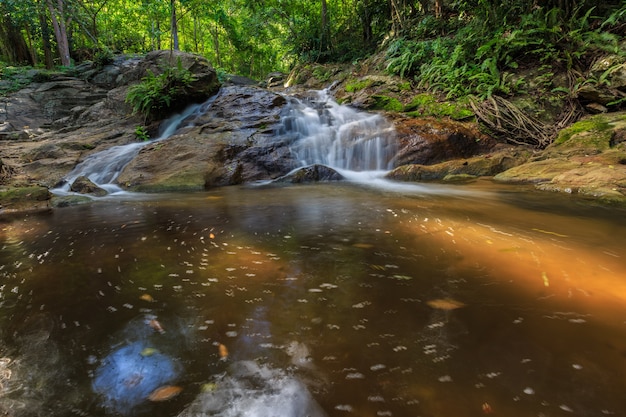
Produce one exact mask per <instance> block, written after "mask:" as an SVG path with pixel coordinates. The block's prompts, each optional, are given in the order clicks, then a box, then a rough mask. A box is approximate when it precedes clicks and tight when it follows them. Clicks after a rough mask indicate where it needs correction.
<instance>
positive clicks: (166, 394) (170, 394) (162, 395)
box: [148, 385, 183, 401]
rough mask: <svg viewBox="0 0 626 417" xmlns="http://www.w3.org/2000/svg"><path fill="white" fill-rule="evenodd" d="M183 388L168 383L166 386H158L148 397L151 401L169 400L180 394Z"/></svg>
mask: <svg viewBox="0 0 626 417" xmlns="http://www.w3.org/2000/svg"><path fill="white" fill-rule="evenodd" d="M182 390H183V389H182V388H181V387H177V386H174V385H166V386H164V387H161V388H157V389H155V390H154V391H152V394H150V395H149V396H148V399H149V400H150V401H167V400H169V399H171V398H174V397H175V396H177V395H178V394H180V392H181V391H182Z"/></svg>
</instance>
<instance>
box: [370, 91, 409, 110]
mask: <svg viewBox="0 0 626 417" xmlns="http://www.w3.org/2000/svg"><path fill="white" fill-rule="evenodd" d="M372 99H374V105H372V106H371V108H372V109H374V110H386V111H394V112H401V111H402V110H404V106H403V105H402V103H400V101H399V100H398V99H397V98H393V97H389V96H383V95H373V96H372Z"/></svg>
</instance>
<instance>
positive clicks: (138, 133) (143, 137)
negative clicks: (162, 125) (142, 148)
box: [135, 125, 150, 142]
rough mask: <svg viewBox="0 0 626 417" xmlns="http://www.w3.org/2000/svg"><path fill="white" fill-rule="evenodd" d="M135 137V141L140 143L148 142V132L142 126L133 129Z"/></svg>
mask: <svg viewBox="0 0 626 417" xmlns="http://www.w3.org/2000/svg"><path fill="white" fill-rule="evenodd" d="M135 137H136V138H137V140H140V141H142V142H146V141H149V140H150V135H149V134H148V130H147V129H146V128H145V127H144V126H141V125H139V126H137V127H135Z"/></svg>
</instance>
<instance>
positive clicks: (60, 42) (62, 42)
mask: <svg viewBox="0 0 626 417" xmlns="http://www.w3.org/2000/svg"><path fill="white" fill-rule="evenodd" d="M46 4H47V5H48V10H49V11H50V18H51V20H52V27H53V28H54V37H55V38H56V40H57V48H58V50H59V56H60V57H61V65H63V66H65V67H69V66H71V65H72V61H71V59H70V44H69V41H68V40H67V29H66V27H65V17H64V13H63V0H57V4H56V8H55V6H54V4H53V3H52V0H46Z"/></svg>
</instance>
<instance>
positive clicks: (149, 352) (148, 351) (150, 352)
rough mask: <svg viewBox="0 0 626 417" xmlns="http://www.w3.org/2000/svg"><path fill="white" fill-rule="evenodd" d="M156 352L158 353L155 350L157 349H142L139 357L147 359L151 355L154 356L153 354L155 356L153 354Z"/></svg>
mask: <svg viewBox="0 0 626 417" xmlns="http://www.w3.org/2000/svg"><path fill="white" fill-rule="evenodd" d="M157 352H158V350H157V349H155V348H152V347H147V348H144V349H143V350H142V351H141V352H140V355H141V356H146V357H147V356H152V355H154V354H155V353H157Z"/></svg>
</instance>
